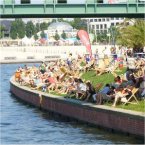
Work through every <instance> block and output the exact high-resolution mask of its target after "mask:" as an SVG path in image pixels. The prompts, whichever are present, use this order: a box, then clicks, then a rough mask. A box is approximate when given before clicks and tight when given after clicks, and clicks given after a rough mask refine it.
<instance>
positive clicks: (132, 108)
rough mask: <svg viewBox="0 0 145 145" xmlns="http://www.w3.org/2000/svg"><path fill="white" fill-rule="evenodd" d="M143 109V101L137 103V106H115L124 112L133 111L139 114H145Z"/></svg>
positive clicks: (144, 102)
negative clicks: (124, 110)
mask: <svg viewBox="0 0 145 145" xmlns="http://www.w3.org/2000/svg"><path fill="white" fill-rule="evenodd" d="M105 105H107V106H111V105H112V103H106V104H105ZM144 107H145V101H144V100H141V101H139V104H126V105H122V104H118V105H117V106H116V108H122V109H126V110H134V111H139V112H145V108H144Z"/></svg>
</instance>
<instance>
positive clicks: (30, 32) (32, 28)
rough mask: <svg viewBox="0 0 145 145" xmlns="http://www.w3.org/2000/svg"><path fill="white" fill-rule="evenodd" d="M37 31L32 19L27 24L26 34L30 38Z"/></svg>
mask: <svg viewBox="0 0 145 145" xmlns="http://www.w3.org/2000/svg"><path fill="white" fill-rule="evenodd" d="M35 32H36V30H35V26H34V24H33V23H32V21H29V22H27V24H26V36H27V37H28V38H31V37H32V35H34V34H35Z"/></svg>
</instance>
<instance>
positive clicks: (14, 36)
mask: <svg viewBox="0 0 145 145" xmlns="http://www.w3.org/2000/svg"><path fill="white" fill-rule="evenodd" d="M10 37H11V38H12V39H17V23H16V21H13V22H12V25H11V30H10Z"/></svg>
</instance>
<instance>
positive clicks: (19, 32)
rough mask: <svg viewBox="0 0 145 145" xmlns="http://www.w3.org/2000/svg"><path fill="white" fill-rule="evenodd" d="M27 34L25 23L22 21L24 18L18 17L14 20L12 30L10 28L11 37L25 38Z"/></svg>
mask: <svg viewBox="0 0 145 145" xmlns="http://www.w3.org/2000/svg"><path fill="white" fill-rule="evenodd" d="M24 36H25V23H24V22H23V21H22V19H16V20H15V21H13V22H12V25H11V30H10V37H11V38H12V39H17V38H20V39H22V38H24Z"/></svg>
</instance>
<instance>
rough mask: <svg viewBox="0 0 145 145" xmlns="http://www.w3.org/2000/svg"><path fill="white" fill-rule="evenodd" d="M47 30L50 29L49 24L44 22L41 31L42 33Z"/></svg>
mask: <svg viewBox="0 0 145 145" xmlns="http://www.w3.org/2000/svg"><path fill="white" fill-rule="evenodd" d="M47 28H48V24H47V23H45V22H43V23H41V24H40V30H41V31H44V30H46V29H47Z"/></svg>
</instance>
